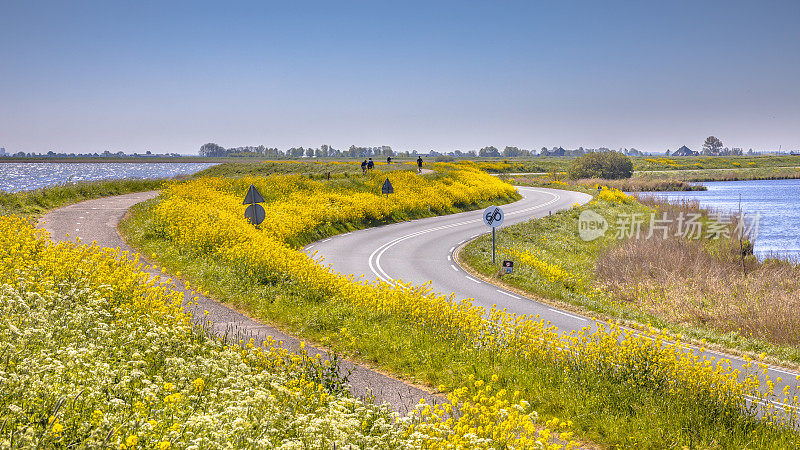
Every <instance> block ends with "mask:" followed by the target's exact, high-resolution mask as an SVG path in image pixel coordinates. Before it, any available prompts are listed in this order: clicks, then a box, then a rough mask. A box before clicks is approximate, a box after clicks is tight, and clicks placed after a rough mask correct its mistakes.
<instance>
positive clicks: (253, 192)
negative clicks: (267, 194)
mask: <svg viewBox="0 0 800 450" xmlns="http://www.w3.org/2000/svg"><path fill="white" fill-rule="evenodd" d="M263 201H264V197H262V196H261V193H260V192H258V189H256V187H255V186H253V185H252V184H251V185H250V189H248V190H247V195H245V196H244V201H243V202H242V204H243V205H249V204H252V203H261V202H263Z"/></svg>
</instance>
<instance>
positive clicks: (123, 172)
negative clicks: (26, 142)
mask: <svg viewBox="0 0 800 450" xmlns="http://www.w3.org/2000/svg"><path fill="white" fill-rule="evenodd" d="M213 165H216V164H215V163H181V162H174V163H173V162H166V163H162V162H142V163H139V162H133V163H123V162H120V163H80V162H79V163H60V162H59V163H55V162H41V163H40V162H35V163H30V162H25V163H0V191H6V192H16V191H28V190H31V189H37V188H41V187H46V186H53V185H56V184H62V183H69V182H72V183H75V182H78V181H94V180H105V179H112V178H171V177H174V176H176V175H189V174H193V173H195V172H199V171H201V170H203V169H206V168H208V167H211V166H213Z"/></svg>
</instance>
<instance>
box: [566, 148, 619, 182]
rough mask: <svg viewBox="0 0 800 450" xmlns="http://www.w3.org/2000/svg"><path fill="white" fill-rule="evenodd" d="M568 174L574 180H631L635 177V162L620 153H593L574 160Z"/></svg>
mask: <svg viewBox="0 0 800 450" xmlns="http://www.w3.org/2000/svg"><path fill="white" fill-rule="evenodd" d="M567 174H568V175H569V177H570V178H572V179H573V180H577V179H580V178H604V179H608V180H617V179H620V178H630V177H631V176H632V175H633V161H631V159H630V158H629V157H627V156H625V155H623V154H622V153H619V152H591V153H587V154H585V155H583V156H579V157H577V158H575V159H574V160H572V163H571V164H570V165H569V167H568V168H567Z"/></svg>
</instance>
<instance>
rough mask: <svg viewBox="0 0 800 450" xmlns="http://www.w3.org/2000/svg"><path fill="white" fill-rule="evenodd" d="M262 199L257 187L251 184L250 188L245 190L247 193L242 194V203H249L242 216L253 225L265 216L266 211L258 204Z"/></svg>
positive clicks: (261, 220)
mask: <svg viewBox="0 0 800 450" xmlns="http://www.w3.org/2000/svg"><path fill="white" fill-rule="evenodd" d="M263 201H264V197H262V196H261V193H260V192H258V189H256V187H255V186H253V185H252V184H251V185H250V188H249V189H248V190H247V195H245V196H244V201H243V202H242V204H243V205H249V206H248V207H247V209H245V210H244V216H245V217H246V218H247V219H248V220H249V221H250V223H252V224H253V225H258V224H260V223H261V222H263V221H264V218H266V216H267V214H266V212H265V211H264V207H263V206H261V205H259V204H258V203H261V202H263Z"/></svg>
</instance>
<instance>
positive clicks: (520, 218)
mask: <svg viewBox="0 0 800 450" xmlns="http://www.w3.org/2000/svg"><path fill="white" fill-rule="evenodd" d="M517 189H518V190H519V192H520V193H521V194H522V195H523V196H524V197H523V198H522V200H519V201H517V202H514V203H511V204H508V205H504V206H502V209H503V212H504V214H505V220H504V222H503V227H505V226H507V225H511V224H515V223H519V222H524V221H527V220H530V219H532V218H537V217H543V216H546V215H548V214H550V213H552V212H556V211H559V210H562V209H566V208H569V207H571V206H572V205H574V204H576V203H580V204H583V203H586V202H588V201H590V200H591V199H592V197H591V196H590V195H588V194H584V193H581V192H574V191H565V190H559V189H546V188H531V187H518V188H517ZM489 232H491V228H489V227H487V226H486V225H485V224H484V223H483V219H482V217H481V212H480V211H471V212H465V213H460V214H453V215H448V216H439V217H431V218H427V219H421V220H414V221H409V222H402V223H397V224H391V225H385V226H382V227H376V228H368V229H365V230H359V231H353V232H351V233H347V234H343V235H339V236H335V237H333V238H330V239H324V240H322V241H319V242H316V243H314V244H311V245H307V246H306V247H305V251H306V253H308V254H312V255H314V256H315V257H322V258H323V263H324V264H330V266H331V268H332V269H333V270H334V271H336V272H340V273H342V274H353V275H355V276H356V277H364V279H366V280H368V281H374V280H376V279H377V280H382V281H387V282H391V281H394V280H398V279H399V280H402V281H403V282H405V283H411V284H414V285H420V284H423V283H430V284H431V288H432V289H433V290H434V291H437V292H440V293H443V294H446V295H449V294H451V293H453V294H455V297H456V298H457V299H461V298H473V299H475V304H476V305H480V306H484V307H485V308H486V309H487V310H488V309H489V308H491V307H492V305H495V304H496V305H497V307H498V308H500V309H503V308H508V310H509V311H510V312H515V313H517V314H520V315H521V314H529V315H532V316H535V315H537V314H538V315H539V316H540V317H541V318H542V319H544V320H550V321H551V322H553V323H554V324H556V325H558V327H559V329H563V330H567V331H569V330H572V329H576V330H578V329H581V328H583V327H584V326H586V325H589V324H590V322H589V321H588V320H587V319H586V318H583V317H579V316H576V315H574V314H571V313H569V312H567V311H561V310H559V309H556V308H552V307H550V306H548V305H545V304H542V303H538V302H534V301H531V300H529V299H526V298H523V297H521V296H519V295H517V294H515V293H512V292H509V291H506V290H504V289H500V288H498V287H496V286H494V285H493V284H489V283H486V282H485V281H482V280H479V279H477V278H474V277H472V276H470V275H469V274H468V273H467V272H465V271H464V270H463V269H461V268H460V267H459V266H458V264H456V262H455V261H454V260H453V253H454V251H455V249H456V248H457V247H458V246H459V245H461V244H463V243H464V242H466V241H467V240H470V239H472V238H474V237H477V236H479V235H481V234H483V233H489ZM497 240H498V242H500V243H502V242H504V241H505V238H504V236H503V228H502V227H501V228H498V229H497Z"/></svg>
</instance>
